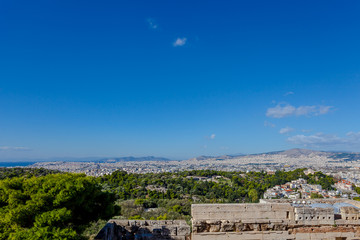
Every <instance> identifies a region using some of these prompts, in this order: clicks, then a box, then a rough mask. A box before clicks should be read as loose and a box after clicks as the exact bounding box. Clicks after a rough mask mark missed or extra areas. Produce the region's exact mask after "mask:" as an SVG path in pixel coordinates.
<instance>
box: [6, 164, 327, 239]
mask: <svg viewBox="0 0 360 240" xmlns="http://www.w3.org/2000/svg"><path fill="white" fill-rule="evenodd" d="M0 173H1V174H2V175H1V176H6V177H4V178H5V179H4V180H0V215H1V216H2V218H0V240H2V239H81V238H86V237H89V236H91V235H93V234H94V233H96V232H98V231H99V229H100V228H101V227H102V226H103V225H104V223H105V220H104V219H108V218H110V217H115V218H122V219H158V220H163V219H185V220H187V221H189V220H190V214H191V204H192V203H233V202H258V200H259V199H260V198H261V196H262V195H263V193H264V192H265V191H266V189H268V188H270V187H273V186H275V185H281V184H284V183H286V182H289V181H291V180H295V179H298V178H304V179H306V180H307V181H308V182H309V183H312V184H320V185H321V186H322V187H323V188H324V189H330V188H331V185H332V184H333V183H334V181H333V179H332V178H331V177H329V176H326V175H324V174H322V173H321V172H316V173H315V174H313V175H311V174H310V175H305V174H304V169H297V170H294V171H289V172H285V171H277V172H275V174H273V175H269V174H267V173H265V172H248V173H244V172H224V171H213V170H196V171H184V172H178V173H158V174H153V173H148V174H132V173H126V172H124V171H115V172H114V173H112V174H111V175H106V176H103V177H98V178H93V177H87V176H85V175H82V174H69V173H61V174H60V173H56V174H53V173H52V172H51V171H48V170H44V169H38V170H35V169H34V170H26V169H23V170H10V171H8V170H2V171H0ZM15 174H18V176H19V177H14V175H15ZM314 197H316V196H314Z"/></svg>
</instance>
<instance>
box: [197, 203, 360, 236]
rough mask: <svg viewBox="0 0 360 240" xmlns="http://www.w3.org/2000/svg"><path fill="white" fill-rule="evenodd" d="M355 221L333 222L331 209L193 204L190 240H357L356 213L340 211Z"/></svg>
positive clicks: (288, 205)
mask: <svg viewBox="0 0 360 240" xmlns="http://www.w3.org/2000/svg"><path fill="white" fill-rule="evenodd" d="M341 211H342V214H347V215H346V216H349V217H350V216H351V217H354V220H344V219H340V220H335V218H334V209H333V208H310V207H308V206H303V207H293V206H291V204H290V203H286V202H284V203H265V204H194V205H192V224H193V229H192V240H222V239H224V240H225V239H227V240H231V239H234V240H235V239H249V240H250V239H252V240H255V239H263V240H270V239H279V240H288V239H301V240H305V239H306V240H309V239H314V240H320V239H323V240H325V239H326V240H345V239H346V240H355V239H358V240H360V220H355V216H357V215H356V214H358V210H357V209H354V208H352V207H350V208H349V207H345V208H344V209H343V208H341Z"/></svg>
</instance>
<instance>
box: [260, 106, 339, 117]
mask: <svg viewBox="0 0 360 240" xmlns="http://www.w3.org/2000/svg"><path fill="white" fill-rule="evenodd" d="M331 109H332V106H322V105H318V106H315V105H313V106H299V107H294V106H292V105H290V104H278V105H276V106H275V107H272V108H268V109H267V111H266V116H267V117H272V118H283V117H289V116H318V115H323V114H326V113H328V112H329V111H330V110H331Z"/></svg>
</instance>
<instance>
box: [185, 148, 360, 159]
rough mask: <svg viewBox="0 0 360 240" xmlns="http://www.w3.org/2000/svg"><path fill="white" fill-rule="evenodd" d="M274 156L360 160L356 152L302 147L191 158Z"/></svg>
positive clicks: (359, 155) (359, 154)
mask: <svg viewBox="0 0 360 240" xmlns="http://www.w3.org/2000/svg"><path fill="white" fill-rule="evenodd" d="M266 155H268V156H269V157H270V156H274V155H282V156H286V157H289V158H300V157H316V156H323V157H328V158H332V159H334V160H337V159H342V160H343V161H357V160H360V153H354V152H341V151H337V152H330V151H318V150H311V149H302V148H293V149H289V150H283V151H273V152H265V153H254V154H239V155H223V156H199V157H196V158H191V159H189V160H197V161H201V160H225V159H234V158H239V157H244V156H253V157H256V156H266Z"/></svg>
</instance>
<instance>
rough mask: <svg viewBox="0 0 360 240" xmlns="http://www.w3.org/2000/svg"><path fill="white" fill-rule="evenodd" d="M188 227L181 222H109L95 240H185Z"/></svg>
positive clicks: (188, 232) (187, 235)
mask: <svg viewBox="0 0 360 240" xmlns="http://www.w3.org/2000/svg"><path fill="white" fill-rule="evenodd" d="M189 238H190V226H189V225H188V224H187V223H186V222H185V221H182V220H160V221H159V220H110V221H109V222H108V223H107V224H106V226H105V227H104V228H103V229H102V230H101V231H100V232H99V234H98V235H97V236H96V237H95V240H134V239H136V240H155V239H156V240H165V239H167V240H170V239H173V240H187V239H189Z"/></svg>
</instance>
